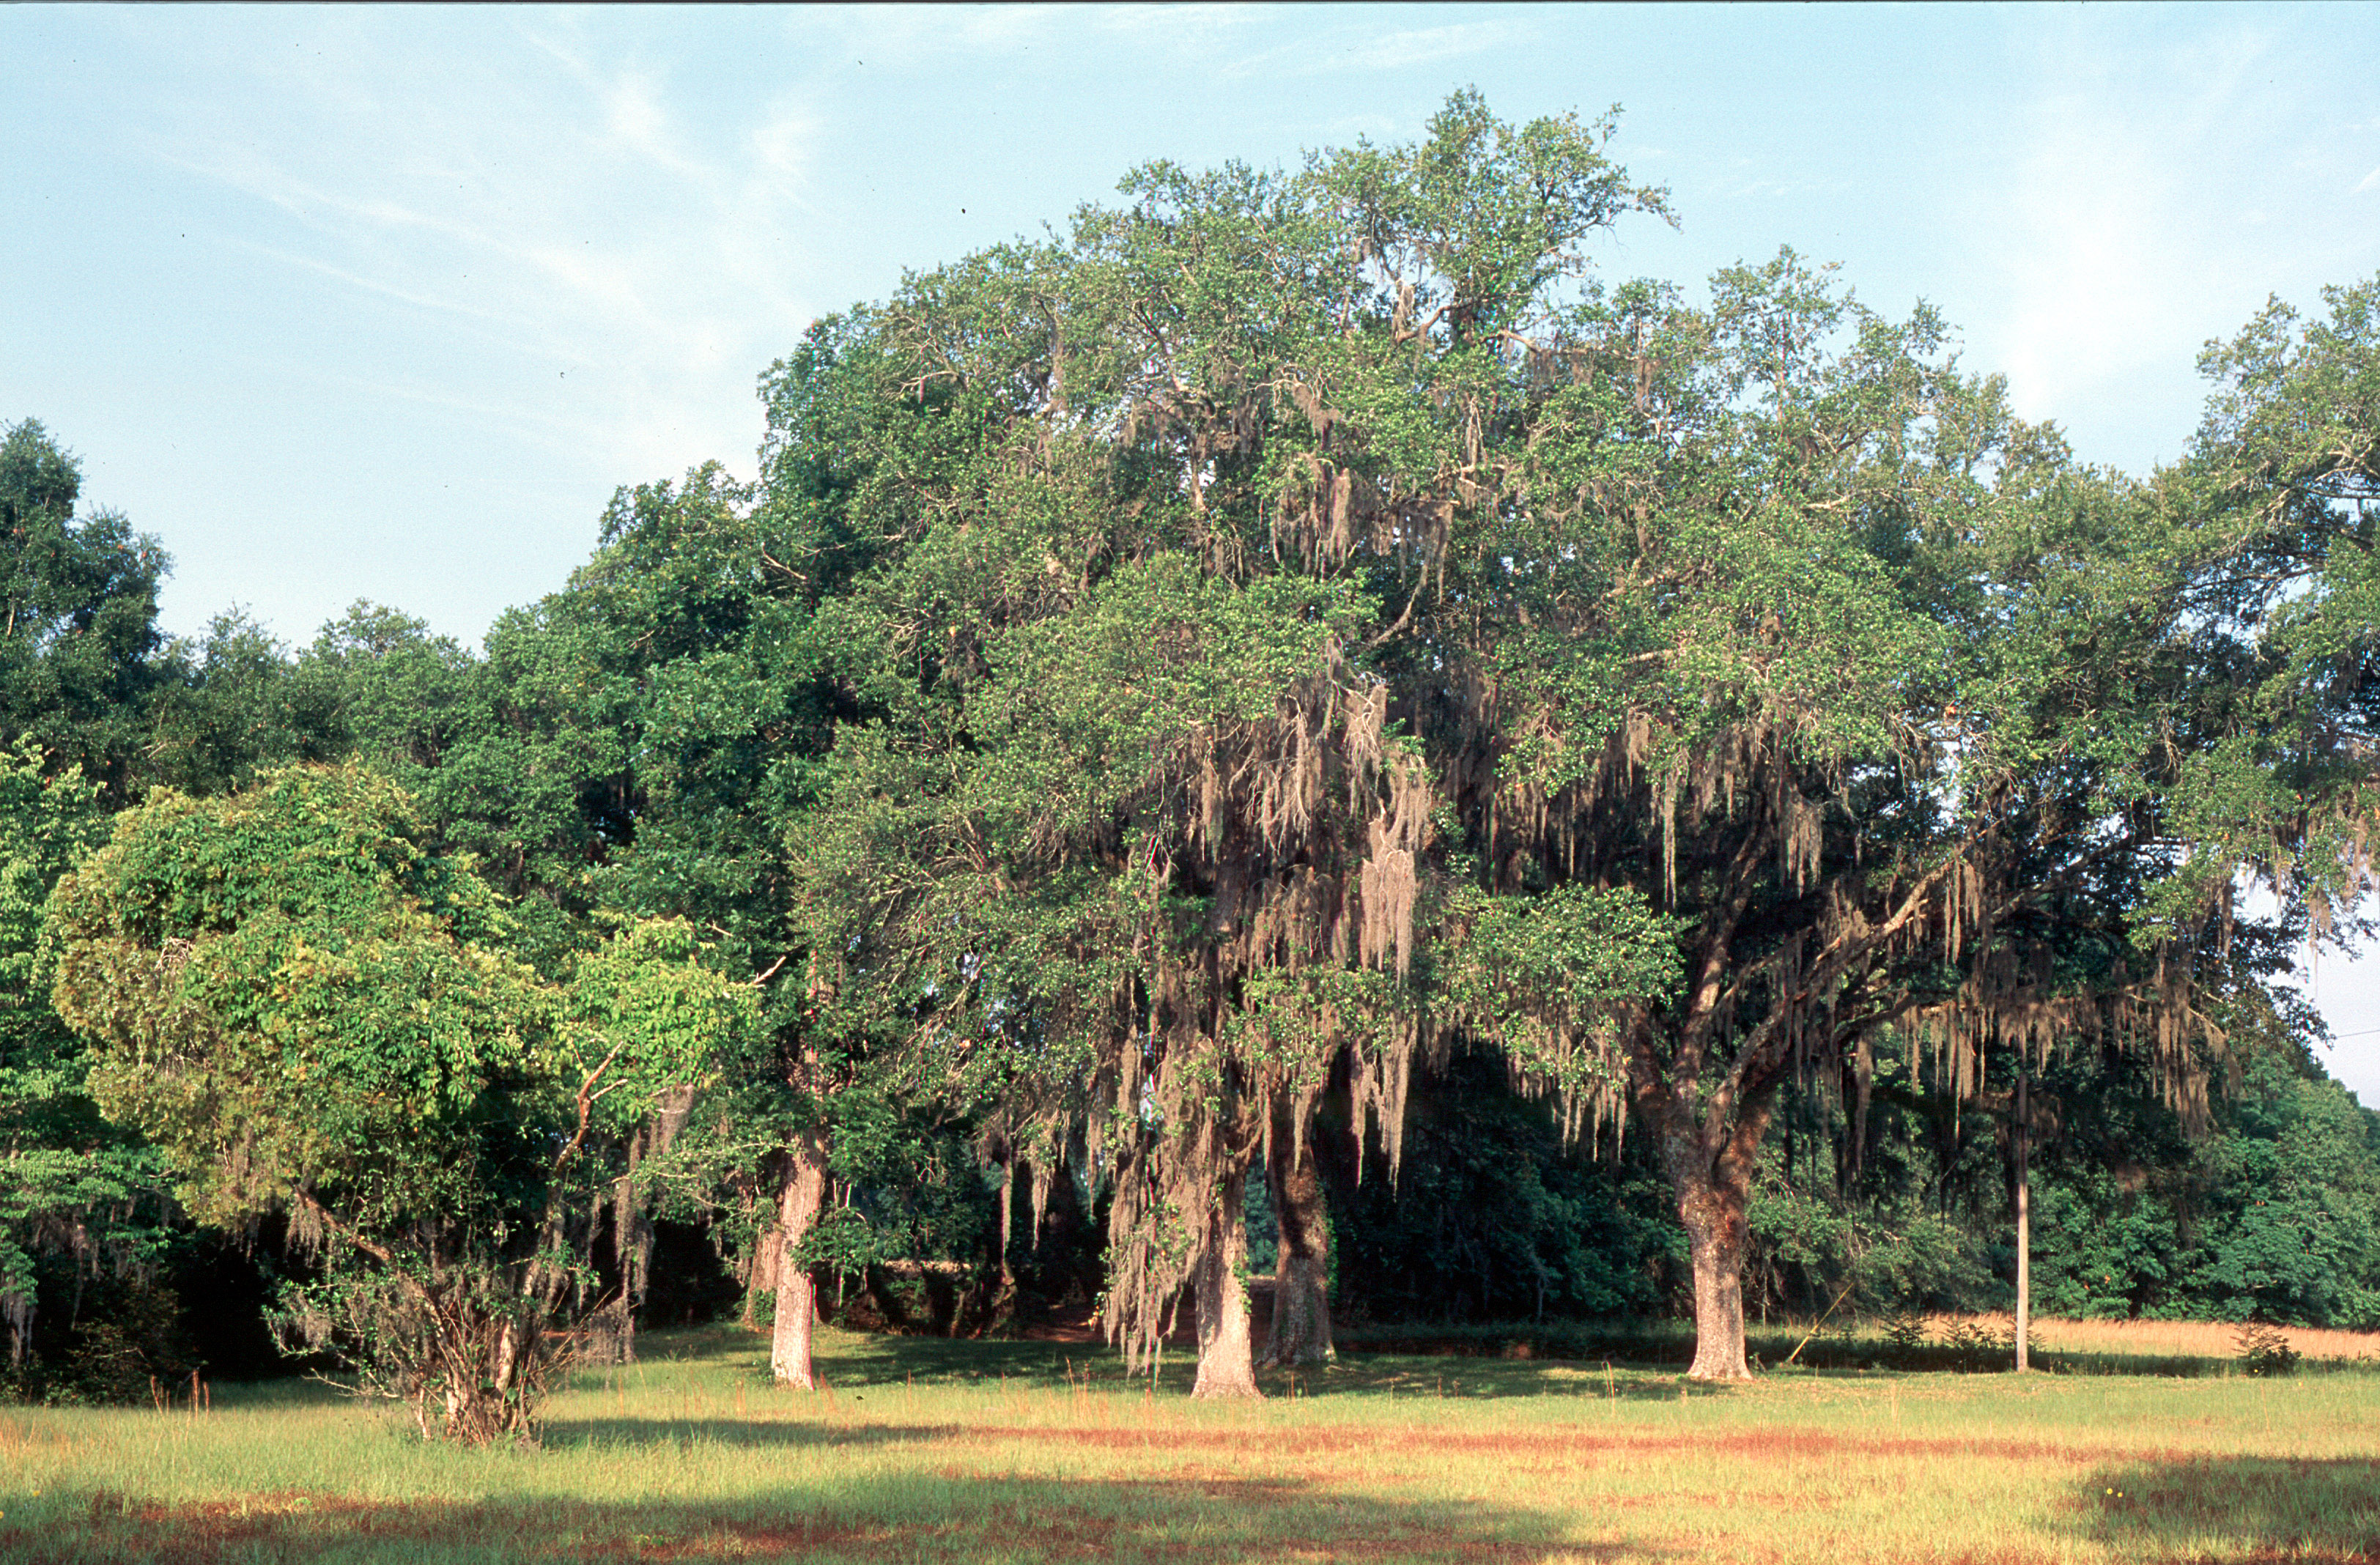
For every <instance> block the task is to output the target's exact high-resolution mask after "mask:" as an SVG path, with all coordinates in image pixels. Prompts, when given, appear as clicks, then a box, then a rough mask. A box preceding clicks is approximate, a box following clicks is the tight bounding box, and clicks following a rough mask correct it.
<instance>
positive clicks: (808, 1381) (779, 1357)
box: [769, 1131, 826, 1391]
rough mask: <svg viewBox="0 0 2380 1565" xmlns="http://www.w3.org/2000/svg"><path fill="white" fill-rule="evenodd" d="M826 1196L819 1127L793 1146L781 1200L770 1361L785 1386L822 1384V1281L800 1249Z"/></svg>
mask: <svg viewBox="0 0 2380 1565" xmlns="http://www.w3.org/2000/svg"><path fill="white" fill-rule="evenodd" d="M825 1201H826V1139H825V1137H824V1136H823V1135H822V1134H820V1133H819V1132H817V1131H808V1132H806V1133H804V1134H801V1135H799V1136H796V1137H795V1139H794V1144H793V1146H791V1147H789V1148H787V1159H786V1171H785V1188H784V1193H783V1195H782V1196H781V1197H780V1198H779V1201H778V1205H777V1239H776V1246H777V1268H776V1270H777V1278H776V1282H777V1326H776V1331H775V1334H774V1336H773V1338H772V1339H771V1342H770V1347H769V1367H770V1370H771V1373H773V1374H774V1375H775V1377H776V1378H777V1383H778V1384H779V1385H781V1386H791V1387H793V1388H795V1389H796V1390H803V1391H814V1390H817V1389H818V1385H819V1380H818V1370H817V1367H816V1365H813V1364H812V1363H811V1361H810V1328H811V1326H812V1325H813V1324H814V1323H815V1322H816V1321H817V1319H818V1285H817V1283H816V1282H815V1280H813V1279H812V1278H811V1276H810V1268H808V1267H807V1266H804V1265H802V1264H801V1262H800V1261H799V1259H798V1258H797V1257H796V1256H795V1248H796V1246H798V1245H799V1244H801V1242H802V1241H803V1240H804V1239H806V1238H807V1237H808V1236H809V1231H810V1224H811V1223H812V1222H813V1221H815V1220H816V1219H817V1218H818V1214H819V1208H820V1207H821V1206H822V1205H824V1203H825Z"/></svg>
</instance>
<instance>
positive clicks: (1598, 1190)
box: [1331, 1056, 1685, 1325]
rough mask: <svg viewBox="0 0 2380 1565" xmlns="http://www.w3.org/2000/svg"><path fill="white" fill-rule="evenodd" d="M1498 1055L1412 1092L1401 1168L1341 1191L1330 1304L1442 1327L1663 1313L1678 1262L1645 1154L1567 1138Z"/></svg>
mask: <svg viewBox="0 0 2380 1565" xmlns="http://www.w3.org/2000/svg"><path fill="white" fill-rule="evenodd" d="M1501 1078H1502V1071H1501V1070H1500V1067H1499V1066H1498V1065H1497V1064H1496V1062H1494V1061H1493V1060H1492V1059H1489V1058H1483V1057H1479V1056H1463V1057H1461V1058H1458V1059H1456V1060H1455V1061H1453V1062H1450V1069H1449V1072H1448V1074H1446V1075H1445V1076H1444V1077H1443V1078H1442V1079H1439V1080H1438V1081H1435V1082H1433V1083H1432V1084H1431V1085H1430V1086H1428V1087H1427V1088H1426V1089H1421V1090H1416V1092H1415V1096H1414V1098H1413V1101H1412V1103H1411V1105H1410V1107H1409V1110H1408V1123H1407V1126H1406V1130H1405V1137H1404V1148H1403V1155H1402V1157H1401V1158H1400V1159H1399V1166H1398V1170H1397V1172H1396V1176H1395V1178H1394V1179H1393V1180H1391V1179H1390V1178H1389V1177H1388V1171H1387V1170H1386V1169H1385V1168H1384V1167H1381V1166H1380V1165H1379V1164H1378V1161H1377V1160H1375V1161H1374V1163H1373V1166H1372V1167H1370V1168H1369V1169H1367V1170H1366V1174H1365V1177H1364V1180H1363V1182H1362V1183H1360V1184H1355V1185H1354V1186H1353V1187H1352V1188H1351V1187H1348V1186H1345V1185H1342V1186H1341V1187H1340V1188H1338V1189H1337V1190H1336V1191H1335V1192H1334V1194H1333V1196H1332V1207H1331V1226H1332V1231H1333V1239H1332V1246H1331V1257H1332V1262H1333V1266H1334V1269H1335V1271H1336V1277H1335V1287H1334V1294H1335V1299H1336V1308H1337V1309H1338V1311H1339V1313H1340V1314H1341V1316H1342V1317H1343V1318H1344V1319H1346V1320H1349V1321H1351V1322H1354V1323H1359V1324H1360V1323H1365V1322H1377V1323H1391V1322H1414V1323H1427V1324H1435V1325H1446V1324H1455V1323H1465V1322H1475V1321H1512V1320H1543V1319H1545V1318H1547V1317H1548V1316H1553V1317H1557V1318H1576V1317H1580V1316H1590V1317H1602V1318H1610V1317H1613V1316H1627V1317H1644V1316H1658V1315H1660V1314H1663V1313H1665V1312H1666V1311H1667V1310H1668V1308H1669V1307H1670V1303H1671V1290H1672V1289H1673V1288H1674V1287H1676V1286H1677V1285H1678V1282H1679V1280H1680V1272H1681V1270H1682V1268H1683V1265H1684V1260H1685V1255H1684V1238H1683V1236H1682V1234H1681V1233H1680V1232H1679V1231H1678V1229H1677V1225H1676V1216H1675V1213H1674V1211H1673V1210H1672V1209H1671V1208H1670V1202H1669V1199H1668V1196H1667V1193H1666V1191H1665V1190H1664V1188H1663V1186H1662V1183H1661V1181H1660V1176H1659V1174H1658V1171H1657V1170H1656V1169H1654V1168H1652V1167H1650V1166H1649V1165H1648V1161H1647V1159H1645V1156H1644V1153H1643V1149H1642V1148H1638V1149H1636V1151H1635V1154H1634V1155H1633V1156H1632V1157H1628V1158H1624V1159H1614V1160H1609V1161H1606V1160H1603V1159H1593V1158H1590V1157H1588V1156H1586V1155H1585V1154H1584V1153H1582V1152H1581V1151H1580V1150H1579V1149H1578V1148H1576V1147H1574V1146H1567V1145H1565V1143H1564V1138H1563V1136H1562V1134H1561V1132H1560V1126H1559V1125H1558V1124H1557V1123H1556V1122H1554V1120H1553V1117H1552V1115H1551V1114H1550V1113H1549V1112H1548V1109H1547V1107H1546V1105H1545V1104H1543V1103H1542V1102H1533V1101H1531V1100H1530V1099H1528V1098H1522V1097H1520V1096H1518V1095H1516V1094H1514V1093H1513V1092H1512V1090H1511V1088H1510V1086H1508V1085H1507V1083H1506V1082H1505V1081H1504V1080H1503V1079H1501Z"/></svg>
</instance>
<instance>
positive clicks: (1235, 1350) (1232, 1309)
mask: <svg viewBox="0 0 2380 1565" xmlns="http://www.w3.org/2000/svg"><path fill="white" fill-rule="evenodd" d="M1247 1195H1248V1176H1247V1173H1246V1171H1245V1169H1242V1170H1240V1171H1235V1172H1233V1174H1232V1175H1231V1176H1230V1177H1229V1178H1227V1179H1225V1180H1224V1181H1223V1185H1222V1189H1221V1190H1220V1192H1219V1193H1218V1196H1219V1198H1218V1201H1217V1208H1218V1209H1217V1210H1216V1211H1214V1212H1213V1213H1211V1214H1210V1215H1209V1216H1208V1219H1207V1233H1206V1243H1205V1244H1203V1245H1201V1246H1200V1250H1201V1253H1200V1255H1199V1256H1198V1261H1197V1266H1196V1270H1195V1271H1193V1272H1192V1274H1191V1287H1192V1290H1193V1292H1194V1294H1195V1296H1196V1303H1197V1307H1198V1379H1197V1381H1196V1384H1195V1385H1193V1386H1192V1387H1191V1388H1190V1394H1191V1395H1192V1396H1194V1397H1260V1396H1262V1395H1264V1393H1263V1392H1262V1391H1259V1390H1257V1373H1256V1360H1255V1356H1254V1354H1253V1353H1252V1351H1251V1350H1252V1345H1251V1343H1250V1341H1249V1338H1248V1289H1247V1284H1246V1282H1245V1280H1243V1274H1244V1273H1245V1271H1246V1270H1247V1265H1248V1219H1247Z"/></svg>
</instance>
